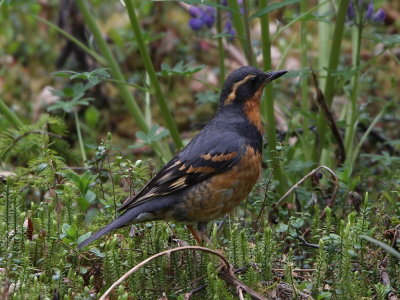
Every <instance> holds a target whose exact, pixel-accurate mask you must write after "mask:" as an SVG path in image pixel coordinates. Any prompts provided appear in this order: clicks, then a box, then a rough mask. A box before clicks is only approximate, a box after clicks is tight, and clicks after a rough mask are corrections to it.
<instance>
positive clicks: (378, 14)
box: [372, 8, 386, 22]
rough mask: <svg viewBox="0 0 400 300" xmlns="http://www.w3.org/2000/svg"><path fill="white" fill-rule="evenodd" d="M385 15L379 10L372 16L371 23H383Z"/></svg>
mask: <svg viewBox="0 0 400 300" xmlns="http://www.w3.org/2000/svg"><path fill="white" fill-rule="evenodd" d="M385 18H386V13H385V11H384V10H383V9H382V8H380V9H378V11H377V12H376V13H375V14H374V15H373V16H372V21H374V22H383V21H385Z"/></svg>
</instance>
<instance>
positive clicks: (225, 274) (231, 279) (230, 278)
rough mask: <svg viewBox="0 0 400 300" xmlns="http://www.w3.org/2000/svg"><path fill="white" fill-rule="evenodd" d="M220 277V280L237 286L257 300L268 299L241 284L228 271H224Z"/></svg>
mask: <svg viewBox="0 0 400 300" xmlns="http://www.w3.org/2000/svg"><path fill="white" fill-rule="evenodd" d="M218 275H219V277H220V278H222V279H223V280H225V281H226V282H227V283H229V284H232V285H234V286H236V287H237V288H238V289H242V290H243V291H245V292H246V293H247V294H249V295H250V296H251V297H252V298H253V299H256V300H267V298H265V297H264V296H261V295H260V294H259V293H257V292H256V291H255V290H253V289H252V288H250V287H248V286H247V285H245V284H244V283H243V282H241V281H240V280H239V279H237V278H236V277H235V276H233V275H232V274H231V273H228V272H226V271H222V272H221V273H219V274H218Z"/></svg>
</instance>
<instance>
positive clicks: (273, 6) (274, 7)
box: [248, 0, 300, 22]
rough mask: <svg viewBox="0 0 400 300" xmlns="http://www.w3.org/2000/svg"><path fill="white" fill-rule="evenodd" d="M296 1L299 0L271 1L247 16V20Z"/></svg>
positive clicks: (298, 0)
mask: <svg viewBox="0 0 400 300" xmlns="http://www.w3.org/2000/svg"><path fill="white" fill-rule="evenodd" d="M297 2H300V0H286V1H282V2H277V3H272V4H271V5H268V6H267V7H264V8H262V9H260V10H258V11H257V12H255V13H254V14H253V15H252V16H251V17H250V18H249V20H248V21H249V22H250V21H252V20H254V19H255V18H259V17H262V16H263V15H265V14H268V13H270V12H273V11H274V10H277V9H279V8H282V7H284V6H286V5H290V4H295V3H297Z"/></svg>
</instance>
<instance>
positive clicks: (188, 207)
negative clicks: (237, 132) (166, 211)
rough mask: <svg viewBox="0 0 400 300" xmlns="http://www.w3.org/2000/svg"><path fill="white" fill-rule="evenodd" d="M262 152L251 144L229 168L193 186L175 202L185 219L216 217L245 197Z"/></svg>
mask: <svg viewBox="0 0 400 300" xmlns="http://www.w3.org/2000/svg"><path fill="white" fill-rule="evenodd" d="M260 170H261V154H260V153H257V152H255V151H254V149H253V148H251V147H250V146H248V147H247V149H246V153H245V154H244V155H243V156H242V158H241V160H240V161H239V163H238V164H237V165H235V166H234V167H233V168H232V169H231V170H230V171H228V172H225V173H221V174H218V175H215V176H213V177H212V178H210V179H208V180H206V181H204V182H202V183H199V184H197V185H196V186H194V187H192V188H191V189H190V190H189V191H188V192H187V194H186V195H185V196H184V197H183V199H182V200H183V201H182V202H181V203H180V204H179V205H178V207H177V210H179V214H180V215H182V214H185V218H184V219H186V221H198V222H208V221H211V220H214V219H217V218H219V217H221V216H223V215H225V214H226V213H227V212H229V211H231V210H232V209H233V208H234V207H236V206H237V205H239V203H240V202H241V201H242V200H243V199H245V198H246V197H247V195H248V194H249V193H250V191H251V189H252V188H253V186H254V184H255V183H256V182H257V179H258V177H259V175H260Z"/></svg>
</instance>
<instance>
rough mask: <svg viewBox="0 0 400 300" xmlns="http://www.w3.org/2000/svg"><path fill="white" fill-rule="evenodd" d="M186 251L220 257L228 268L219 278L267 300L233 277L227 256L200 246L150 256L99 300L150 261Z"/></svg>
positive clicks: (115, 283)
mask: <svg viewBox="0 0 400 300" xmlns="http://www.w3.org/2000/svg"><path fill="white" fill-rule="evenodd" d="M185 250H199V251H203V252H207V253H210V254H213V255H216V256H218V257H219V258H220V259H221V260H222V262H223V263H224V264H225V266H226V270H223V271H221V273H220V274H219V276H220V277H221V278H222V279H224V280H225V281H227V282H228V283H231V284H233V285H235V286H236V287H238V288H241V289H242V290H244V291H245V292H247V293H248V294H249V295H251V296H252V297H253V298H254V299H260V300H264V299H266V298H264V297H262V296H260V295H259V294H258V293H256V292H255V291H254V290H253V289H251V288H250V287H248V286H246V285H245V284H244V283H243V282H241V281H240V280H239V279H237V278H236V277H234V276H233V275H231V274H230V273H231V272H232V269H231V266H230V264H229V262H228V260H227V259H226V258H225V256H223V255H222V254H221V253H219V252H217V251H215V250H211V249H209V248H205V247H199V246H185V247H177V248H173V249H169V250H166V251H163V252H160V253H157V254H155V255H153V256H150V257H149V258H147V259H145V260H144V261H142V262H141V263H139V264H137V265H136V266H134V267H133V268H132V269H130V270H129V271H128V272H126V273H125V274H124V275H123V276H122V277H121V278H120V279H118V280H117V281H115V282H114V283H113V284H112V285H111V286H110V288H109V289H108V290H107V291H106V292H105V293H104V294H103V295H102V296H101V297H100V299H99V300H105V299H106V297H107V296H108V295H109V294H110V293H111V291H112V290H113V289H115V288H116V287H117V286H118V285H120V284H121V283H122V282H123V281H124V280H125V279H126V278H128V277H129V276H130V275H132V274H133V273H135V272H136V271H137V270H139V269H140V268H141V267H143V266H144V265H146V264H148V263H149V262H150V261H152V260H153V259H155V258H157V257H160V256H163V255H168V256H169V255H170V254H171V253H173V252H178V251H185Z"/></svg>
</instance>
